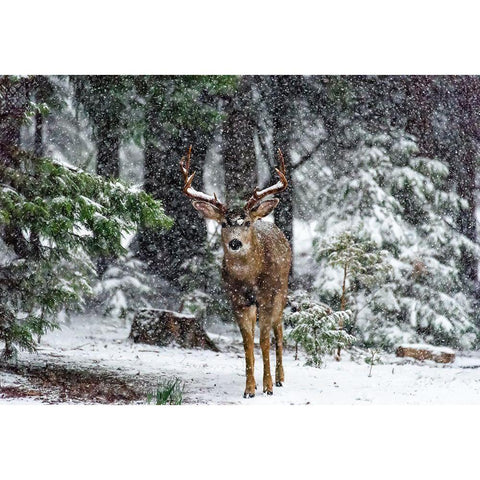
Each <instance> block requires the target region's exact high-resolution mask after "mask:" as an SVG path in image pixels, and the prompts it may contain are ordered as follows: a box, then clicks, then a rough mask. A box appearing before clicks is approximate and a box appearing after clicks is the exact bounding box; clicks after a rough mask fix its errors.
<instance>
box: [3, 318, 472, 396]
mask: <svg viewBox="0 0 480 480" xmlns="http://www.w3.org/2000/svg"><path fill="white" fill-rule="evenodd" d="M129 331H130V329H129V327H128V326H127V327H125V326H119V325H118V322H117V323H115V322H113V321H111V320H110V321H108V320H106V319H105V318H104V317H87V316H78V317H74V318H72V319H71V321H70V323H64V324H63V325H62V330H58V331H55V332H51V333H49V334H47V335H45V336H44V337H43V339H42V341H41V344H40V346H39V350H38V353H37V354H30V353H26V352H20V354H19V362H24V363H27V362H28V363H35V364H40V365H46V364H52V363H58V364H61V365H70V366H76V367H77V368H78V367H83V368H86V369H92V370H96V371H99V370H104V371H108V372H114V373H116V374H121V375H123V376H125V377H129V376H131V377H132V378H133V377H136V378H139V377H141V378H142V380H145V381H146V382H147V383H149V384H151V385H152V386H155V385H156V384H157V383H158V381H159V380H162V379H165V378H173V377H178V378H180V379H181V380H182V381H183V382H184V383H185V391H184V403H185V404H245V405H305V404H469V403H477V402H478V401H479V400H480V377H479V375H478V371H477V369H478V368H480V354H478V353H471V352H470V353H469V354H468V355H467V354H462V353H461V352H460V353H457V358H456V360H455V362H454V363H452V364H448V365H440V364H436V363H435V362H433V361H425V362H423V363H422V362H418V361H416V360H413V359H406V358H397V357H395V356H393V355H392V354H382V355H381V361H382V362H383V363H382V364H376V365H374V366H373V368H372V376H371V377H369V376H368V374H369V370H370V365H368V364H367V363H366V362H365V358H366V357H368V356H369V354H368V352H362V351H360V350H357V349H354V350H351V351H344V352H343V354H342V355H343V358H342V361H341V362H336V361H334V360H333V359H331V358H327V361H326V366H325V367H324V368H314V367H308V366H305V362H306V358H305V357H304V355H303V354H302V352H299V359H298V360H295V353H294V351H293V349H291V348H289V349H286V351H285V353H284V368H285V377H286V381H285V384H284V386H283V387H281V388H280V387H276V388H274V395H273V396H266V395H264V394H262V393H261V385H262V383H261V382H262V362H261V353H260V349H259V346H258V337H257V339H256V346H255V350H256V351H255V358H256V372H255V376H256V381H257V384H258V385H259V390H257V395H256V397H255V398H253V399H244V398H243V396H242V394H243V390H244V386H245V377H244V353H243V346H242V342H241V336H240V333H239V331H238V327H237V326H236V325H234V324H233V323H232V324H228V325H224V324H222V325H219V324H212V325H210V326H207V332H208V333H209V335H210V337H211V338H212V340H213V341H214V342H215V343H216V344H217V346H218V347H219V348H220V350H221V352H220V353H216V352H211V351H208V350H199V349H198V350H197V349H182V348H179V347H155V346H150V345H144V344H134V343H133V342H131V341H130V340H128V339H127V337H128V335H129ZM257 334H258V332H257ZM442 350H444V349H443V348H442ZM271 362H272V364H274V348H273V347H272V352H271ZM21 382H25V380H24V379H22V377H18V376H16V375H12V374H7V373H4V372H0V386H13V385H19V384H21ZM39 401H41V400H39V399H38V397H35V398H28V399H17V398H15V399H11V398H0V403H31V402H35V403H38V402H39Z"/></svg>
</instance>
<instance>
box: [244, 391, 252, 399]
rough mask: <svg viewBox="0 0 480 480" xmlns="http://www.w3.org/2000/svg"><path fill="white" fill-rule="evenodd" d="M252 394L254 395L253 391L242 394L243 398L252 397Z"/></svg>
mask: <svg viewBox="0 0 480 480" xmlns="http://www.w3.org/2000/svg"><path fill="white" fill-rule="evenodd" d="M254 396H255V394H254V393H247V392H245V393H244V394H243V398H253V397H254Z"/></svg>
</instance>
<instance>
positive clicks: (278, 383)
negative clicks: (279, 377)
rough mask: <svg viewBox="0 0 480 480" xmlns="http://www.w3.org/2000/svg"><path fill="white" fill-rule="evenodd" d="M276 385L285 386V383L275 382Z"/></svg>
mask: <svg viewBox="0 0 480 480" xmlns="http://www.w3.org/2000/svg"><path fill="white" fill-rule="evenodd" d="M275 386H276V387H283V383H282V382H275Z"/></svg>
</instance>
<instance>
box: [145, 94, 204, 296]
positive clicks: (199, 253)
mask: <svg viewBox="0 0 480 480" xmlns="http://www.w3.org/2000/svg"><path fill="white" fill-rule="evenodd" d="M163 108H164V106H163V100H162V95H161V93H160V92H159V93H157V94H156V95H153V96H151V97H149V98H148V99H147V106H146V123H147V125H146V131H145V150H144V178H145V183H144V188H145V191H146V192H147V193H150V194H151V195H153V197H155V198H156V199H159V200H161V201H162V203H163V206H164V209H165V213H166V214H167V215H170V216H172V217H173V218H174V219H175V223H174V225H173V227H172V228H171V229H170V230H169V231H168V232H162V233H160V232H158V231H155V230H152V229H147V228H145V229H142V230H141V231H140V232H139V235H138V256H139V257H140V258H141V259H142V260H143V261H145V262H146V263H147V265H148V267H149V270H150V271H151V272H152V273H156V274H159V275H160V276H162V277H163V278H165V279H167V280H169V281H170V282H172V283H173V284H174V285H175V286H177V287H182V285H181V284H180V281H179V279H180V277H181V276H182V274H183V273H186V271H187V270H188V268H189V267H188V266H187V267H186V266H185V261H187V260H189V261H193V262H197V263H198V262H200V261H201V260H202V258H203V255H204V249H205V241H206V234H207V230H206V225H205V221H204V219H203V218H201V217H200V216H199V215H198V213H197V211H196V210H195V209H194V208H193V207H192V205H191V202H190V201H189V200H188V198H187V197H186V196H185V195H184V194H183V177H182V175H181V173H180V167H179V161H180V158H181V157H182V156H183V155H184V154H185V152H186V149H187V147H188V146H189V145H190V144H193V151H192V171H195V172H196V175H195V182H194V183H195V188H197V189H198V190H202V189H203V181H202V177H203V175H202V173H203V164H204V160H205V155H206V152H207V148H208V144H209V137H208V136H205V135H200V134H198V133H196V134H194V132H191V131H190V132H188V131H182V132H177V134H176V135H172V134H170V133H168V132H167V131H166V129H165V128H164V126H163V125H162V124H161V123H160V121H159V118H161V116H162V115H161V113H162V109H163ZM198 281H199V283H200V284H201V283H202V282H207V281H208V279H206V278H199V279H198Z"/></svg>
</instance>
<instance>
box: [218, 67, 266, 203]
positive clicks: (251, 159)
mask: <svg viewBox="0 0 480 480" xmlns="http://www.w3.org/2000/svg"><path fill="white" fill-rule="evenodd" d="M252 83H253V78H252V77H250V76H244V77H242V79H241V80H240V84H239V87H238V91H237V95H236V96H235V97H234V98H233V99H232V100H231V102H230V105H229V106H228V108H227V118H226V120H225V123H224V125H223V139H222V140H223V142H222V145H223V148H222V152H223V163H224V166H225V195H226V201H227V204H228V205H229V206H232V205H234V204H237V203H238V204H242V202H244V201H246V200H247V199H248V198H249V197H250V195H251V194H252V192H253V189H254V188H255V186H256V185H257V181H258V180H257V157H256V154H255V145H254V136H255V131H256V126H257V123H256V117H255V108H254V105H253V98H252Z"/></svg>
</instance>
